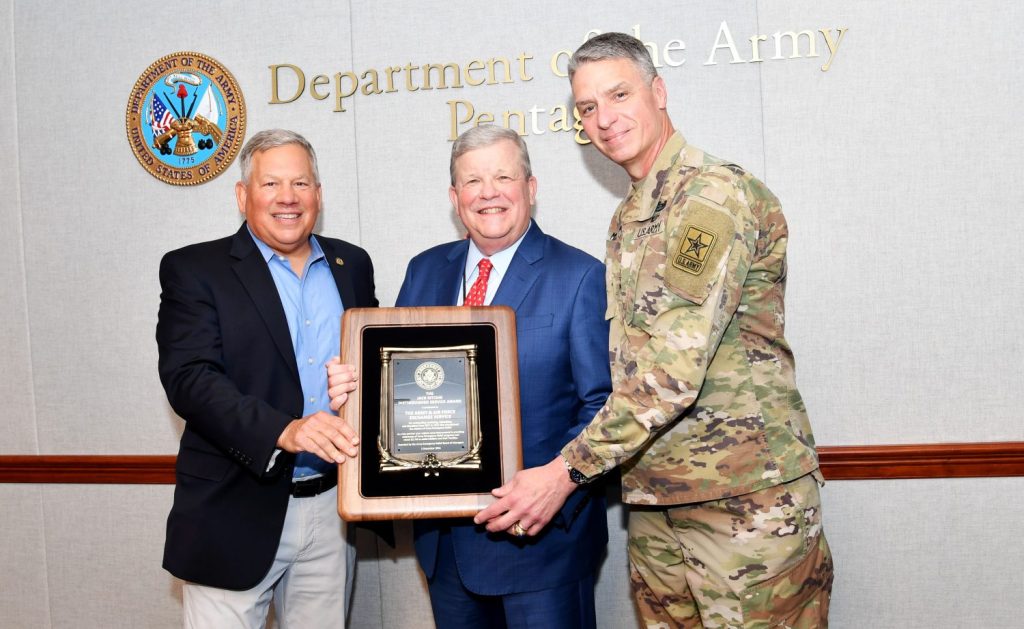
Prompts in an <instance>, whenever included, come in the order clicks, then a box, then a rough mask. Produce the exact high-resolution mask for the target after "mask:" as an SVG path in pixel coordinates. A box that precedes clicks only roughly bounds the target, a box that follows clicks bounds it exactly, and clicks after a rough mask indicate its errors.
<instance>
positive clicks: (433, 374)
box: [413, 361, 444, 391]
mask: <svg viewBox="0 0 1024 629" xmlns="http://www.w3.org/2000/svg"><path fill="white" fill-rule="evenodd" d="M413 379H414V380H416V384H417V386H419V388H421V389H423V390H424V391H433V390H434V389H436V388H437V387H439V386H441V384H442V383H444V368H443V367H441V365H438V364H437V363H435V362H433V361H427V362H425V363H420V365H419V367H416V372H415V373H414V374H413Z"/></svg>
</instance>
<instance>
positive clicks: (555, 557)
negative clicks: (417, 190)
mask: <svg viewBox="0 0 1024 629" xmlns="http://www.w3.org/2000/svg"><path fill="white" fill-rule="evenodd" d="M451 177H452V187H451V190H450V196H451V200H452V204H453V205H454V206H455V208H456V211H457V213H458V215H459V218H460V219H461V220H462V223H463V224H464V225H465V227H466V229H467V231H468V232H469V234H468V236H469V237H468V238H467V239H463V240H460V241H458V242H453V243H448V244H444V245H440V246H437V247H434V248H432V249H429V250H427V251H425V252H423V253H421V254H419V255H418V256H416V257H415V258H413V259H412V261H411V262H410V263H409V267H408V269H407V271H406V275H405V281H404V282H403V284H402V289H401V292H400V293H399V296H398V302H397V304H396V305H398V306H450V305H458V304H462V303H463V301H465V300H466V296H467V294H468V293H472V292H473V287H474V286H475V285H476V280H477V276H478V274H479V266H478V261H479V260H481V259H488V260H489V261H490V262H491V263H492V265H491V266H492V269H491V270H490V275H489V278H488V280H487V289H486V291H485V293H486V294H485V296H484V303H485V304H486V305H506V306H509V307H511V308H512V309H513V310H515V313H516V334H517V337H518V346H519V397H520V408H521V416H522V440H523V460H524V464H525V465H526V467H533V466H535V465H541V464H543V463H546V462H548V461H550V460H551V459H552V457H554V456H557V455H558V452H559V451H560V449H561V448H562V446H563V445H564V444H565V443H567V442H568V441H569V440H570V439H572V438H573V437H574V436H575V435H576V434H577V433H579V431H580V430H581V429H582V428H583V427H584V426H586V425H587V424H588V423H590V420H591V419H592V418H593V416H594V413H595V412H596V411H597V409H599V408H600V407H601V405H602V404H603V403H604V401H605V398H606V397H607V396H608V394H609V392H610V390H611V381H610V376H609V368H608V325H607V323H606V322H605V320H604V312H605V289H604V267H603V265H602V264H601V263H600V262H598V261H597V260H596V259H594V258H593V257H591V256H589V255H587V254H586V253H583V252H582V251H580V250H578V249H574V248H573V247H570V246H569V245H566V244H565V243H563V242H561V241H559V240H556V239H555V238H552V237H551V236H548V235H546V234H545V233H544V232H542V231H541V229H540V227H539V226H538V225H537V223H535V222H533V221H531V219H530V211H531V207H532V206H533V203H534V199H535V195H536V190H537V180H536V178H534V177H533V176H532V174H531V171H530V158H529V154H528V153H527V150H526V144H525V142H523V140H522V138H520V137H519V135H518V134H517V133H516V132H514V131H510V130H508V129H504V128H501V127H497V126H482V127H475V128H473V129H470V130H468V131H466V132H465V133H463V134H462V135H461V136H460V137H459V138H458V139H457V140H456V141H455V143H454V145H453V147H452V158H451ZM479 290H483V289H482V288H481V289H479ZM567 477H568V471H567ZM567 482H568V481H567ZM601 492H603V488H600V487H592V486H591V487H583V486H581V487H580V488H579V489H578V490H577V491H576V492H574V494H573V496H572V498H571V499H570V500H569V501H568V502H567V503H566V504H565V506H564V507H562V509H561V511H560V512H559V514H558V515H557V516H556V517H555V518H554V520H553V521H552V522H551V523H550V524H549V525H547V526H546V527H543V528H539V527H530V528H528V529H527V530H523V528H522V527H520V526H518V524H517V525H516V526H513V527H512V528H511V529H509V530H508V531H506V532H505V533H498V534H492V533H488V532H487V531H486V530H484V528H483V527H478V526H474V525H473V523H472V521H469V520H435V521H425V522H417V523H416V525H415V537H416V540H415V544H416V555H417V558H418V559H419V563H420V567H421V568H422V569H423V572H424V573H425V574H426V576H427V580H428V583H429V588H430V599H431V605H432V607H433V611H434V620H435V622H436V624H437V626H438V628H439V629H461V628H471V627H473V628H487V629H491V628H494V627H506V626H507V627H522V628H526V627H529V628H530V629H537V628H542V627H551V628H552V629H556V628H557V629H566V628H573V627H580V628H585V627H590V628H592V627H594V625H595V618H594V573H595V570H596V568H597V566H598V564H599V563H600V561H601V559H602V557H603V555H604V547H605V545H606V543H607V541H608V531H607V525H606V515H605V505H604V499H603V496H602V495H601Z"/></svg>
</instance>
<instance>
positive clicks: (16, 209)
mask: <svg viewBox="0 0 1024 629" xmlns="http://www.w3.org/2000/svg"><path fill="white" fill-rule="evenodd" d="M1022 11H1024V10H1022V9H1021V8H1020V6H1019V4H1017V3H1013V2H1009V1H1008V0H987V1H983V2H978V3H974V4H972V5H970V7H965V6H964V5H963V4H962V3H954V2H951V1H950V0H941V1H940V2H937V3H929V4H928V5H927V6H925V5H922V4H915V3H903V4H893V3H888V2H878V1H872V0H853V1H849V0H848V1H839V0H817V1H811V0H798V1H794V2H773V1H769V0H762V1H760V2H757V1H753V0H733V1H727V2H718V3H706V2H697V1H695V0H675V1H671V2H670V1H658V2H647V3H615V2H610V1H601V2H594V3H588V4H587V5H586V8H585V9H583V8H581V7H580V6H577V5H568V4H565V3H545V2H539V1H537V0H523V1H522V2H519V3H513V4H509V3H502V4H495V5H486V4H485V5H481V4H479V3H471V2H464V1H461V0H459V1H451V0H446V1H431V2H421V3H415V4H412V3H408V4H406V3H377V2H368V1H365V0H353V1H351V2H348V3H337V2H330V1H327V0H322V1H319V2H300V3H284V2H269V1H263V2H223V3H205V2H202V3H201V2H195V1H184V2H179V3H176V4H175V11H174V14H175V15H179V14H180V15H189V16H194V19H192V18H190V19H188V20H182V19H179V18H174V17H171V16H168V17H167V18H166V22H164V23H161V22H162V18H161V12H154V11H153V10H151V8H150V7H148V6H147V5H143V4H139V5H132V4H128V5H125V4H122V3H114V2H109V1H103V0H87V1H85V2H67V1H64V2H60V1H57V0H48V1H45V2H14V1H13V0H0V32H2V33H3V34H4V37H3V38H2V39H0V42H2V43H0V109H2V111H4V112H5V113H4V115H2V116H0V138H3V140H2V144H0V147H2V149H3V150H0V186H3V189H4V190H5V192H6V194H4V195H2V196H0V220H2V221H3V225H4V228H3V229H0V251H2V252H4V253H5V254H6V256H5V260H6V264H3V265H0V295H2V299H0V342H2V344H3V348H4V351H3V353H2V356H0V367H2V369H3V373H4V377H3V378H0V398H2V399H3V400H4V401H5V409H6V410H5V411H4V412H3V413H0V453H2V454H37V453H43V454H111V453H115V454H116V453H133V454H135V453H138V454H169V453H173V452H175V451H176V447H177V439H178V435H179V434H180V431H181V427H182V424H181V421H180V420H179V419H178V418H177V417H175V416H174V414H173V413H172V412H171V411H170V410H169V408H168V407H167V404H166V401H165V399H164V397H163V392H162V390H161V388H160V385H159V382H158V380H157V377H156V345H155V342H154V340H153V328H154V325H155V318H156V308H157V304H158V298H159V286H158V283H157V277H156V272H157V263H158V261H159V258H160V256H161V255H162V254H163V253H164V252H165V251H167V250H170V249H172V248H175V247H178V246H181V245H184V244H187V243H190V242H195V241H199V240H205V239H211V238H216V237H220V236H223V235H226V234H228V233H231V232H232V231H233V230H234V229H236V228H237V226H238V224H239V219H238V217H237V214H236V211H235V209H234V200H233V196H232V191H231V188H232V186H233V183H234V181H235V179H236V178H237V170H236V169H232V170H230V171H229V172H228V173H225V174H224V175H222V176H221V177H219V178H218V179H215V180H214V181H212V182H210V183H207V184H204V185H202V186H198V187H188V188H180V187H172V186H169V185H166V184H164V183H161V182H160V181H158V180H156V179H154V178H153V177H151V176H150V175H149V174H147V173H146V172H145V171H144V170H143V169H142V168H141V167H140V166H139V165H138V163H137V162H136V160H135V158H134V157H133V155H132V153H131V150H130V149H129V146H128V142H127V140H126V138H125V129H124V115H125V106H126V104H127V99H128V94H129V92H130V90H131V88H132V85H133V84H134V83H135V81H136V79H137V78H138V77H139V75H140V74H141V73H142V72H143V70H145V68H146V67H147V66H148V65H149V64H151V63H152V62H153V61H155V60H156V59H157V58H159V57H161V56H163V55H165V54H168V53H171V52H175V51H179V50H191V51H196V52H201V53H205V54H208V55H211V56H213V57H215V58H216V59H218V60H219V61H220V62H222V63H223V64H224V65H225V66H226V67H227V68H229V69H230V70H231V71H232V72H233V73H234V75H235V77H236V78H237V79H238V82H239V84H240V86H241V88H242V90H243V92H244V94H245V98H246V102H247V105H248V129H249V133H248V134H249V135H251V133H252V132H254V131H256V130H259V129H263V128H267V127H271V126H281V127H289V128H293V129H295V130H297V131H300V132H301V133H303V134H305V135H306V136H307V137H309V138H310V140H311V141H312V142H313V143H314V145H315V146H316V147H317V151H318V154H319V157H320V167H321V174H322V178H323V180H324V189H325V201H326V204H327V206H326V210H325V214H324V218H323V221H322V231H323V232H324V233H326V234H329V235H332V236H339V237H342V238H346V239H349V240H352V241H353V242H356V243H358V244H360V245H362V246H363V247H365V248H366V249H367V250H368V251H369V252H370V253H371V255H372V256H373V258H374V259H375V260H376V262H377V283H378V294H379V296H380V298H381V300H382V303H384V304H385V305H387V304H390V303H392V302H393V300H394V297H395V296H396V294H397V292H398V287H399V283H400V281H401V277H402V273H403V271H404V264H405V260H407V259H408V258H409V257H411V256H412V255H413V254H415V253H417V252H418V251H420V250H422V249H424V248H426V247H428V246H431V245H433V244H436V243H438V242H442V241H446V240H451V239H453V238H457V237H458V236H459V235H460V234H459V232H458V230H457V229H456V226H455V224H454V222H453V219H452V212H451V208H450V207H449V204H448V200H447V194H446V189H447V177H448V174H447V168H448V165H447V164H448V157H447V155H448V151H449V150H450V143H449V142H448V134H449V126H450V121H449V106H448V104H447V102H448V101H450V100H453V99H463V100H468V101H470V102H472V103H473V105H474V107H475V108H476V110H477V111H478V112H480V111H493V112H497V113H498V114H499V116H500V112H502V111H504V110H506V109H519V110H527V111H528V110H529V109H531V108H537V109H538V110H540V109H543V110H544V112H542V113H540V114H539V119H540V122H541V124H542V125H543V124H544V123H546V122H547V118H546V115H547V113H546V112H549V111H550V110H551V109H553V108H554V107H555V106H556V105H559V104H566V103H568V102H569V98H570V94H569V89H568V84H567V82H566V81H565V79H562V78H559V77H556V76H554V75H553V74H552V72H551V71H550V70H549V68H548V60H549V58H550V56H551V55H552V54H553V53H555V52H556V51H558V50H561V49H568V50H571V49H573V48H575V47H576V46H577V45H578V44H579V43H581V42H582V40H583V38H584V35H585V34H586V33H587V31H588V30H590V29H598V30H602V31H607V30H630V29H632V27H633V26H634V25H639V27H640V34H641V38H642V39H644V40H645V41H652V42H655V43H656V44H657V45H658V46H659V50H660V49H662V48H663V47H664V46H665V44H667V43H668V42H669V41H670V40H675V39H680V40H683V41H684V42H685V46H686V49H685V51H682V52H677V53H673V54H674V55H675V57H674V58H676V59H678V58H685V63H684V64H682V65H680V66H677V67H668V66H666V67H663V68H662V74H663V76H664V77H665V80H666V83H667V85H668V89H669V94H670V113H671V114H672V117H673V120H674V121H675V123H676V124H677V126H678V127H679V128H680V129H681V130H682V131H683V133H684V134H685V135H686V137H687V138H688V140H690V141H691V142H692V143H694V144H696V145H698V146H701V147H702V148H705V149H707V150H708V151H710V152H712V153H714V154H717V155H720V156H723V157H727V158H730V159H733V160H736V161H737V162H739V163H741V164H743V165H745V166H746V167H748V168H749V169H750V170H752V171H753V172H754V173H755V174H758V175H759V176H761V177H763V178H764V180H765V181H766V182H767V183H768V184H769V186H770V187H771V188H772V189H773V190H774V191H775V193H776V194H777V195H778V196H779V197H780V199H781V200H782V202H783V207H784V208H785V210H786V214H787V217H788V219H789V223H790V228H791V234H792V238H791V245H790V271H791V272H790V284H789V286H790V293H789V300H788V305H789V328H788V333H789V337H790V340H791V342H792V344H793V346H794V349H795V351H796V354H797V359H798V373H799V378H800V383H801V388H802V392H803V394H804V396H805V398H806V400H807V403H808V406H809V409H810V411H811V414H812V421H813V423H814V427H815V432H816V435H817V438H818V442H819V443H821V444H827V445H838V444H880V443H918V442H943V441H990V440H1024V422H1022V421H1021V419H1020V412H1019V408H1018V402H1019V400H1018V398H1019V396H1018V395H1016V393H1017V392H1018V391H1019V390H1020V387H1021V384H1022V379H1021V374H1022V366H1024V365H1022V360H1021V356H1024V347H1022V341H1021V339H1022V338H1024V334H1022V333H1024V323H1022V322H1021V321H1022V318H1021V317H1020V316H1019V314H1018V313H1019V311H1020V310H1021V306H1024V298H1022V296H1021V291H1020V290H1019V289H1020V287H1021V286H1020V284H1021V283H1020V279H1019V278H1020V277H1021V276H1022V275H1024V273H1022V272H1024V268H1022V262H1021V257H1020V256H1019V255H1017V254H1016V250H1017V247H1016V245H1017V242H1016V241H1017V239H1018V234H1019V233H1020V232H1021V231H1022V228H1024V213H1021V212H1020V211H1019V209H1020V208H1021V206H1022V205H1024V204H1022V200H1024V199H1022V196H1024V193H1022V191H1021V190H1022V187H1021V186H1018V185H1016V184H1015V175H1016V173H1017V172H1018V171H1020V170H1021V167H1022V166H1024V160H1022V158H1021V157H1020V153H1019V151H1018V150H1017V149H1018V148H1019V146H1020V145H1021V144H1022V142H1021V141H1022V140H1024V133H1022V132H1021V130H1020V127H1019V125H1018V120H1017V119H1018V117H1019V112H1020V106H1019V96H1020V93H1019V92H1020V88H1019V85H1021V84H1022V79H1024V70H1022V66H1021V64H1019V63H1018V61H1017V60H1016V58H1015V53H1016V52H1017V51H1016V48H1017V46H1016V40H1017V38H1016V37H1015V36H1014V34H1015V33H1016V32H1018V31H1019V30H1020V27H1021V26H1024V15H1022ZM723 21H724V22H725V23H726V24H727V25H728V28H729V30H730V33H731V34H732V35H733V37H734V40H735V43H736V46H737V48H738V51H739V52H740V54H741V55H742V56H743V57H744V58H745V59H749V57H750V50H749V46H750V44H749V41H748V38H749V37H750V36H752V35H757V34H765V35H767V36H768V40H767V41H766V42H764V43H762V44H761V50H762V53H761V54H762V57H764V58H765V61H763V62H761V63H735V64H734V63H729V60H730V59H731V55H730V54H729V52H728V51H726V50H720V51H718V52H717V54H716V56H715V59H716V60H717V63H716V64H715V65H705V62H706V61H707V60H708V56H709V54H710V52H711V50H712V49H713V47H714V45H715V40H716V36H717V35H718V34H719V29H720V28H721V24H722V22H723ZM838 28H846V29H848V30H847V31H846V33H845V35H844V37H843V40H842V41H841V44H840V47H839V49H838V52H837V54H836V56H835V59H834V60H833V63H832V66H831V68H830V69H829V71H828V72H822V71H821V69H820V68H821V66H822V65H823V64H825V62H826V61H827V60H828V50H827V49H826V48H825V47H824V45H823V41H824V40H823V38H822V36H821V35H820V34H818V35H817V46H818V51H819V53H820V54H821V56H820V57H818V58H816V59H810V58H800V59H788V58H787V59H779V60H774V59H771V57H772V56H773V45H774V44H773V39H772V34H773V33H775V32H777V31H788V30H793V31H800V30H804V29H809V30H812V31H817V30H818V29H826V30H829V31H830V33H831V34H832V36H833V37H835V36H836V33H837V31H836V29H838ZM521 53H527V54H529V55H532V56H533V57H534V58H533V59H532V60H531V61H530V62H529V65H528V68H529V70H530V74H531V75H532V79H531V80H529V81H520V80H516V81H515V82H513V83H511V84H507V85H490V86H481V87H463V88H461V89H448V90H433V91H429V92H427V91H422V90H421V91H416V92H408V91H405V90H404V89H402V90H400V91H398V92H396V93H392V94H381V95H375V96H362V95H359V96H355V97H353V98H350V99H347V100H346V109H347V110H348V111H346V112H344V113H335V112H333V111H332V108H333V99H332V98H328V99H327V100H324V101H317V100H314V99H312V98H310V97H309V95H308V93H307V94H306V95H304V96H303V97H301V98H299V99H298V100H297V101H296V102H294V103H290V104H282V105H270V104H268V101H269V100H270V96H271V94H270V72H269V70H268V66H270V65H273V64H282V63H290V64H294V65H296V66H299V67H301V68H302V69H303V70H304V71H305V73H306V75H307V81H308V80H310V79H311V77H312V76H313V75H315V74H326V75H333V74H334V73H336V72H345V71H349V70H352V71H355V72H356V73H357V74H358V73H361V72H362V71H364V70H367V69H369V68H377V69H383V68H384V67H385V66H388V65H405V64H406V63H410V62H411V63H414V64H417V65H422V64H424V63H445V62H457V63H461V64H466V63H468V62H469V61H470V60H472V59H488V58H491V57H495V56H504V57H508V58H510V59H513V60H514V59H515V57H516V56H517V55H519V54H521ZM527 142H528V143H529V145H530V148H531V152H532V158H533V165H534V171H535V173H536V174H537V176H538V178H539V180H540V190H539V202H538V206H537V209H536V216H537V219H538V220H539V222H540V223H541V224H542V226H543V227H544V229H545V230H546V231H547V232H549V233H551V234H554V235H556V236H558V237H560V238H562V239H563V240H566V241H568V242H570V243H571V244H574V245H576V246H579V247H581V248H583V249H585V250H587V251H589V252H591V253H593V254H595V255H598V256H600V255H601V252H602V248H603V240H604V233H605V229H606V227H607V224H608V219H609V217H610V214H611V211H612V209H613V208H614V206H615V203H616V201H617V198H618V197H619V195H620V194H621V193H622V191H623V190H624V189H625V186H626V184H627V182H626V180H625V178H624V176H623V175H622V174H621V173H620V172H619V171H617V170H616V169H615V168H614V167H612V166H610V165H609V164H608V162H606V161H605V160H603V159H602V158H600V157H599V156H597V155H596V154H595V152H594V151H593V149H592V148H590V147H581V146H579V145H577V144H576V143H575V142H574V141H573V139H572V134H570V133H556V132H551V131H546V132H545V133H543V134H540V135H537V134H534V133H532V132H531V134H530V135H529V136H528V137H527ZM1021 489H1022V481H1021V480H1020V479H982V480H955V481H947V480H943V481H905V482H896V481H894V482H843V483H832V484H830V485H829V486H828V487H827V488H826V491H825V500H826V505H825V506H826V521H827V525H826V526H827V527H828V528H827V530H828V534H829V536H830V539H831V540H832V544H833V547H834V550H835V552H836V556H837V561H838V569H839V575H838V577H837V582H836V596H835V602H834V614H833V619H834V626H837V627H865V626H871V627H922V628H924V627H943V626H962V625H970V626H994V627H998V626H1011V625H1012V624H1013V622H1014V619H1015V618H1016V616H1017V609H1018V607H1019V605H1018V602H1017V599H1018V598H1019V592H1020V591H1021V590H1022V588H1021V585H1022V581H1021V577H1020V576H1019V571H1015V570H1013V568H1014V567H1015V566H1016V565H1018V564H1020V563H1021V560H1022V559H1024V552H1022V545H1021V544H1020V543H1019V540H1017V538H1016V537H1014V535H1013V532H1012V531H1013V527H1012V526H1011V523H1012V522H1013V521H1016V520H1019V519H1021V518H1022V517H1024V507H1022V506H1021V503H1020V501H1019V500H1016V501H1015V500H1010V499H1008V498H1007V497H1008V496H1014V495H1019V493H1020V492H1021ZM170 496H171V492H170V488H169V487H146V486H135V487H110V486H106V487H74V486H71V487H61V486H54V487H42V486H31V485H28V486H0V501H2V502H0V505H2V509H0V511H2V513H3V515H0V525H2V530H4V531H5V532H6V535H5V536H4V537H3V538H2V541H0V563H2V564H3V565H5V566H9V568H8V569H7V570H5V572H4V574H3V576H2V577H0V625H3V626H7V625H8V624H9V625H10V626H14V627H47V626H53V627H62V626H70V625H74V626H97V627H98V626H104V627H106V626H154V627H155V626H174V625H176V624H177V622H178V614H179V609H180V601H179V598H180V592H179V587H178V585H177V584H176V583H175V582H174V580H173V579H171V578H170V577H169V576H168V575H166V573H164V572H162V571H161V570H160V568H159V557H160V550H161V544H162V538H163V530H162V527H163V519H164V517H165V515H166V511H167V509H168V508H169V504H170ZM609 517H610V520H611V522H612V523H613V540H612V542H611V544H610V551H609V558H608V560H607V561H606V564H605V568H604V570H603V571H602V575H601V582H600V586H599V587H600V589H601V605H602V618H603V620H602V626H605V627H619V626H628V625H629V624H630V623H631V622H632V618H633V616H632V606H631V603H630V602H629V601H628V599H627V597H626V594H625V573H624V569H623V567H622V562H623V549H622V530H621V515H620V513H619V512H618V511H617V510H615V509H613V510H612V511H611V512H610V516H609ZM402 543H403V544H405V546H402V547H400V549H399V551H397V552H392V551H385V550H380V551H379V554H380V557H379V558H377V557H375V556H374V555H375V553H376V552H377V549H376V544H375V543H374V541H373V540H372V539H370V538H367V537H364V538H362V540H361V550H362V551H363V555H362V557H363V558H362V559H361V562H360V576H359V581H358V583H357V600H356V607H355V610H354V613H353V619H352V625H353V626H356V627H374V626H386V627H403V626H410V627H411V626H416V625H418V624H419V623H420V622H421V620H422V618H423V614H424V612H423V610H424V609H425V607H424V606H425V604H426V603H425V599H424V597H423V591H422V587H421V584H420V582H419V576H418V574H417V573H416V571H415V570H414V562H413V560H412V558H411V556H410V554H409V549H408V539H407V538H403V539H402ZM381 587H384V588H386V589H387V591H388V592H396V591H397V592H401V593H402V594H401V596H400V597H398V598H400V600H401V601H402V605H409V606H411V607H412V608H413V609H416V610H418V611H417V612H416V613H415V614H413V615H405V616H403V615H402V614H403V612H402V611H401V609H404V608H400V609H397V610H396V609H393V608H392V607H390V606H389V605H387V604H383V605H382V603H381V601H380V600H379V596H378V595H379V591H380V588H381ZM954 587H956V589H955V590H954V589H953V588H954ZM375 588H376V589H375ZM897 592H898V593H899V594H898V595H897ZM956 594H960V596H957V595H956ZM961 601H963V602H961ZM403 618H406V619H408V618H414V619H415V623H414V622H405V621H403V620H402V619H403Z"/></svg>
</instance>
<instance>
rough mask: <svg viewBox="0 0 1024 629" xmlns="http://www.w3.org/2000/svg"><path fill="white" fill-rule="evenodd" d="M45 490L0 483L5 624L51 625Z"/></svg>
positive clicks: (1, 613) (0, 595) (0, 621)
mask: <svg viewBox="0 0 1024 629" xmlns="http://www.w3.org/2000/svg"><path fill="white" fill-rule="evenodd" d="M44 489H45V488H43V487H40V486H38V485H0V505H2V506H0V531H3V535H0V566H3V573H2V574H3V576H2V577H0V625H2V626H4V627H37V628H39V629H46V628H48V627H50V626H51V624H50V592H49V587H48V583H47V578H48V574H49V573H48V571H47V566H46V536H45V529H44V527H43V498H42V493H43V491H44Z"/></svg>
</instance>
